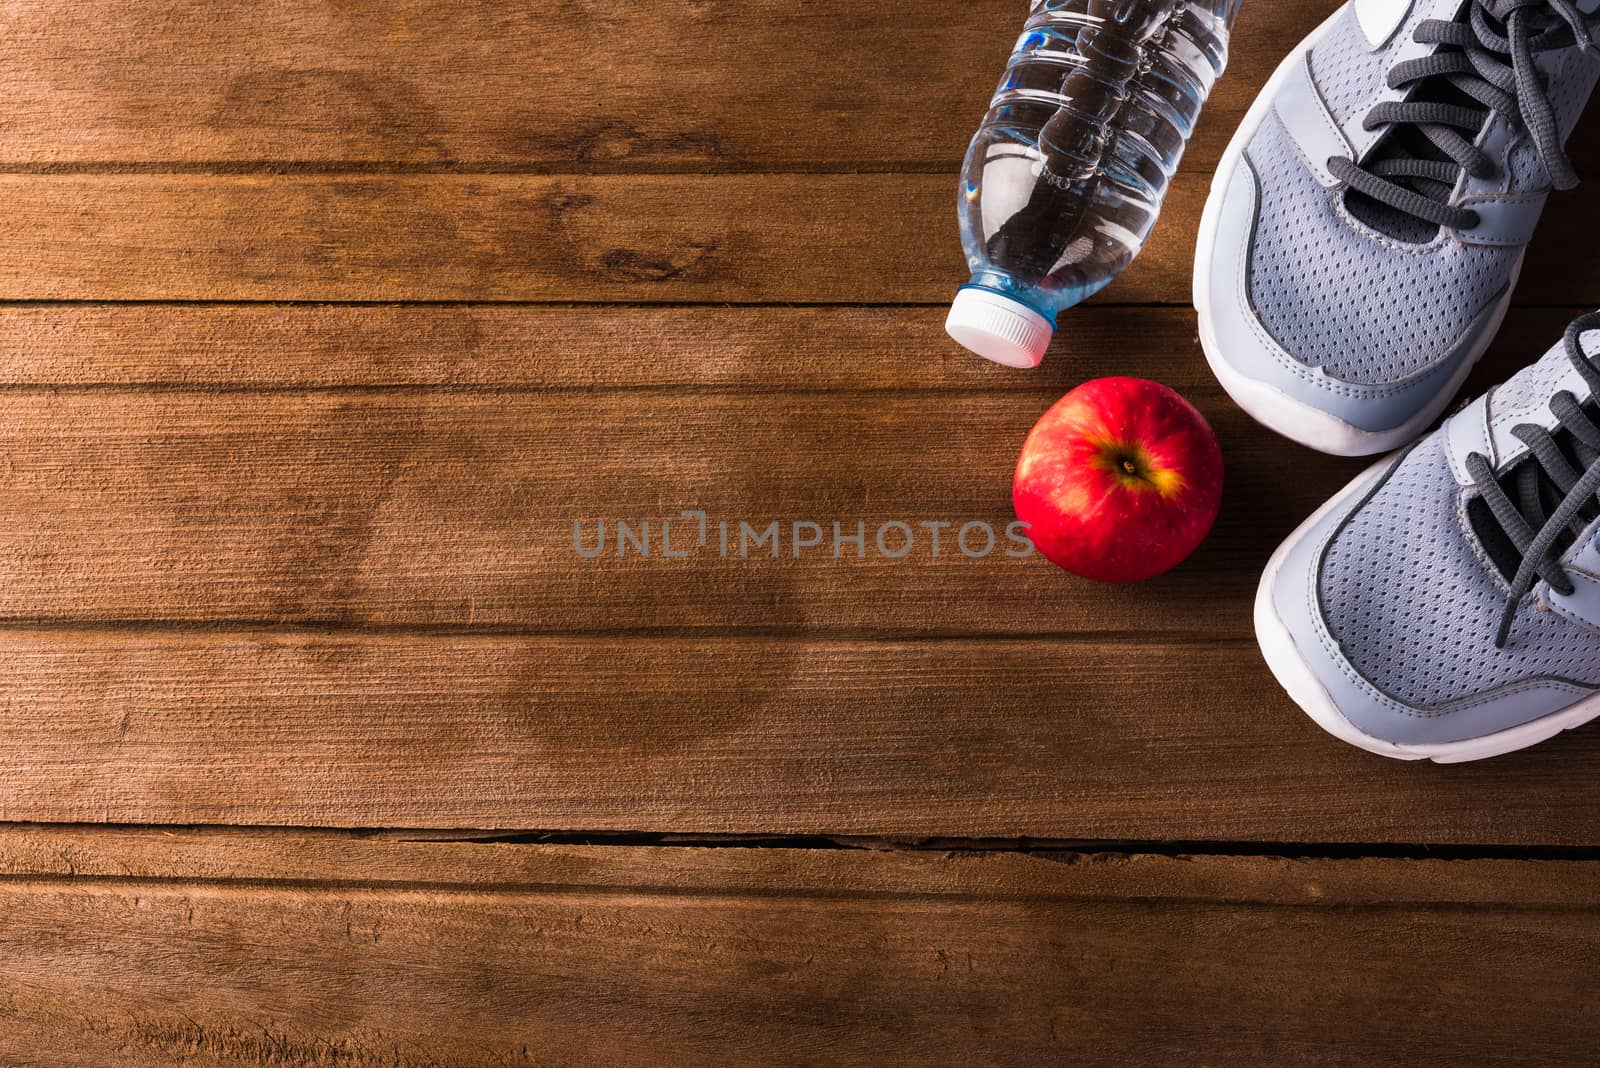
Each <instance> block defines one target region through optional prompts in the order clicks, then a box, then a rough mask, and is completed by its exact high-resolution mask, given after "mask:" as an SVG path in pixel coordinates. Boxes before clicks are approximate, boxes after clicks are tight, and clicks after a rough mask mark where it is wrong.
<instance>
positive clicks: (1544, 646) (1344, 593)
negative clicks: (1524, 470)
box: [1320, 434, 1600, 707]
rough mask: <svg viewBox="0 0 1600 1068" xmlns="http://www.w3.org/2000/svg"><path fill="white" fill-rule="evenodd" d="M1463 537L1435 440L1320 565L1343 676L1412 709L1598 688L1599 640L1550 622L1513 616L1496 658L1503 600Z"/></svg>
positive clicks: (1414, 455) (1452, 486) (1549, 616)
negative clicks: (1515, 687)
mask: <svg viewBox="0 0 1600 1068" xmlns="http://www.w3.org/2000/svg"><path fill="white" fill-rule="evenodd" d="M1467 537H1468V535H1467V534H1466V533H1465V531H1464V530H1463V527H1462V523H1461V520H1460V519H1459V517H1458V515H1457V512H1456V483H1455V480H1454V478H1453V476H1452V475H1451V474H1450V468H1449V461H1448V460H1447V459H1446V457H1445V454H1444V450H1443V447H1442V438H1441V437H1440V436H1439V435H1437V434H1436V435H1434V436H1433V437H1432V438H1429V439H1428V440H1426V441H1424V442H1423V443H1422V444H1421V445H1419V446H1418V447H1417V448H1416V449H1415V450H1413V451H1412V452H1411V454H1410V455H1409V456H1407V457H1406V459H1405V461H1404V462H1403V463H1402V464H1401V466H1400V469H1399V470H1398V471H1396V472H1395V473H1394V474H1393V475H1392V476H1391V477H1390V478H1389V480H1388V481H1387V482H1386V483H1385V484H1384V486H1383V488H1382V489H1381V490H1379V491H1378V493H1377V495H1376V496H1374V497H1373V498H1372V499H1371V500H1369V501H1368V502H1367V503H1366V504H1365V505H1364V506H1363V507H1362V508H1361V510H1360V511H1359V512H1358V513H1357V514H1356V516H1355V517H1354V518H1353V519H1351V520H1350V521H1349V522H1348V523H1347V524H1346V525H1345V527H1344V529H1343V530H1341V531H1340V532H1339V535H1338V536H1337V537H1336V538H1335V539H1334V542H1333V544H1332V545H1331V546H1330V547H1329V549H1328V552H1327V555H1326V557H1325V560H1324V566H1323V569H1322V575H1321V590H1320V595H1321V600H1322V609H1323V616H1324V619H1325V620H1326V622H1327V625H1328V630H1329V631H1330V632H1331V633H1332V634H1333V635H1334V637H1335V638H1336V639H1337V640H1338V641H1339V644H1340V646H1341V647H1342V648H1343V650H1344V653H1345V656H1346V658H1347V659H1348V660H1349V661H1350V663H1351V665H1352V666H1354V667H1355V669H1356V670H1357V671H1359V672H1360V673H1361V674H1362V675H1363V676H1364V677H1365V678H1367V679H1368V680H1369V681H1370V682H1372V683H1373V685H1375V686H1377V687H1378V688H1379V689H1381V690H1383V691H1385V692H1386V693H1388V694H1390V695H1391V696H1393V697H1395V698H1397V699H1399V700H1401V701H1404V702H1406V703H1407V704H1411V705H1416V706H1419V707H1434V706H1439V705H1444V704H1448V703H1450V702H1452V701H1456V700H1460V699H1462V698H1469V697H1472V696H1473V695H1475V694H1480V693H1482V692H1484V691H1486V690H1489V689H1493V688H1495V687H1498V686H1503V685H1506V684H1509V683H1512V682H1516V681H1519V680H1522V679H1531V678H1539V677H1547V678H1562V679H1571V680H1574V681H1577V682H1581V683H1585V684H1588V685H1600V638H1596V637H1595V636H1593V635H1591V634H1589V633H1588V632H1586V631H1584V630H1583V629H1581V628H1579V627H1576V626H1574V625H1572V624H1571V623H1568V622H1566V621H1564V620H1562V619H1561V618H1560V617H1559V616H1556V615H1555V614H1553V613H1551V612H1537V611H1524V612H1520V613H1518V615H1517V619H1516V623H1515V625H1514V627H1513V628H1512V631H1511V639H1510V641H1509V642H1508V643H1507V645H1506V647H1505V648H1504V649H1496V648H1495V646H1494V637H1495V629H1496V627H1497V626H1498V625H1499V622H1500V613H1501V611H1502V610H1503V609H1504V608H1505V593H1504V590H1503V588H1502V587H1501V586H1499V585H1497V584H1495V583H1494V582H1493V580H1492V577H1491V575H1492V572H1491V569H1490V568H1489V567H1488V565H1486V564H1484V563H1483V562H1482V561H1481V560H1480V559H1479V557H1478V556H1477V555H1476V554H1475V553H1474V552H1473V550H1472V546H1471V545H1470V544H1469V543H1468V541H1467Z"/></svg>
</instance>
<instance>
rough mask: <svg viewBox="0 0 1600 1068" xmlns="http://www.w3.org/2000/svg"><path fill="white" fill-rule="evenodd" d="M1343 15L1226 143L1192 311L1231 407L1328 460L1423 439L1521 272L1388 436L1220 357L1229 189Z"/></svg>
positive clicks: (1197, 261) (1210, 200) (1315, 37)
mask: <svg viewBox="0 0 1600 1068" xmlns="http://www.w3.org/2000/svg"><path fill="white" fill-rule="evenodd" d="M1343 14H1344V9H1343V8H1340V9H1339V10H1338V11H1335V12H1334V13H1333V15H1332V16H1330V17H1329V18H1328V19H1327V21H1325V22H1323V23H1322V25H1320V26H1318V27H1317V28H1316V29H1315V30H1312V31H1311V33H1310V34H1309V35H1308V36H1307V37H1306V38H1305V40H1303V41H1301V42H1300V43H1299V44H1298V45H1296V46H1295V48H1294V50H1293V51H1291V52H1290V53H1289V55H1288V56H1287V57H1285V58H1284V60H1283V62H1282V63H1280V64H1279V65H1278V69H1277V70H1275V71H1274V72H1273V74H1272V77H1271V78H1270V79H1268V81H1267V84H1266V87H1265V88H1263V89H1262V90H1261V94H1260V95H1259V96H1257V97H1256V99H1255V102H1254V103H1253V104H1251V105H1250V110H1249V111H1247V112H1245V116H1244V121H1242V122H1241V123H1240V124H1239V129H1238V130H1237V131H1236V132H1235V133H1234V135H1233V139H1232V140H1231V141H1229V142H1228V147H1227V149H1226V150H1225V151H1224V152H1223V154H1222V159H1221V160H1220V161H1219V162H1218V164H1217V172H1216V174H1215V175H1214V176H1213V178H1212V180H1211V191H1210V193H1209V194H1208V195H1207V196H1206V204H1205V209H1204V211H1202V212H1201V215H1200V234H1199V239H1198V243H1197V245H1196V249H1195V258H1194V282H1193V285H1194V306H1195V311H1196V312H1198V313H1199V317H1200V348H1201V349H1202V350H1203V351H1204V352H1205V355H1206V363H1207V365H1209V366H1210V368H1211V373H1212V374H1213V375H1215V376H1216V378H1217V381H1218V382H1219V383H1221V384H1222V388H1223V390H1225V391H1226V392H1227V394H1228V396H1230V397H1232V398H1233V401H1234V403H1235V404H1237V405H1238V406H1239V407H1240V408H1243V409H1244V410H1245V412H1246V413H1248V414H1249V415H1250V417H1251V418H1252V419H1254V420H1255V421H1256V422H1258V423H1260V424H1261V425H1262V426H1264V427H1266V428H1267V429H1268V430H1271V431H1273V432H1274V433H1276V434H1280V435H1282V436H1283V437H1286V438H1288V439H1289V440H1290V441H1294V442H1298V443H1299V444H1301V445H1305V446H1307V447H1308V448H1312V449H1316V450H1317V451H1318V452H1325V453H1331V454H1332V455H1334V456H1371V455H1373V454H1375V453H1380V452H1389V451H1391V450H1393V449H1397V448H1399V447H1400V446H1402V445H1405V444H1408V443H1410V442H1411V441H1413V440H1415V439H1416V438H1418V437H1420V436H1421V434H1422V432H1423V431H1424V430H1427V429H1428V427H1429V426H1431V425H1432V424H1433V421H1434V420H1435V419H1437V418H1439V416H1440V415H1441V414H1443V412H1444V410H1445V407H1446V406H1447V405H1449V403H1450V401H1451V399H1452V398H1453V397H1454V396H1455V395H1456V393H1457V392H1459V391H1460V389H1461V386H1462V384H1463V383H1465V382H1466V380H1467V376H1468V375H1470V374H1471V373H1472V368H1473V367H1474V365H1476V364H1477V362H1478V360H1479V359H1481V358H1482V356H1483V354H1484V352H1486V351H1487V350H1488V348H1489V344H1490V342H1491V341H1492V340H1493V339H1494V336H1495V334H1497V333H1499V330H1500V324H1501V323H1502V322H1503V321H1504V319H1505V315H1506V312H1507V311H1508V310H1510V307H1511V293H1512V291H1513V290H1514V289H1515V288H1516V283H1517V277H1518V275H1519V274H1520V273H1521V271H1522V261H1521V259H1520V258H1519V259H1518V261H1517V266H1516V269H1515V270H1514V271H1513V272H1512V277H1511V284H1510V285H1508V286H1507V287H1506V292H1505V294H1504V295H1503V296H1502V297H1501V298H1500V300H1499V301H1498V302H1497V303H1496V306H1495V309H1494V311H1493V312H1492V313H1491V318H1490V323H1489V328H1488V330H1487V331H1486V332H1485V333H1484V335H1483V336H1484V341H1483V342H1482V343H1480V344H1479V345H1478V347H1477V351H1476V352H1473V353H1471V354H1470V355H1469V356H1468V357H1467V359H1465V360H1463V361H1462V363H1461V366H1460V367H1459V368H1457V370H1456V372H1455V373H1454V374H1453V375H1451V377H1450V381H1449V382H1447V383H1445V385H1444V387H1443V388H1442V389H1440V391H1439V393H1438V395H1437V396H1436V397H1435V398H1434V399H1433V400H1432V401H1430V402H1429V403H1428V405H1427V406H1426V407H1425V408H1423V409H1422V410H1421V411H1419V412H1418V413H1417V414H1416V415H1414V416H1413V417H1412V418H1410V419H1408V420H1406V421H1405V422H1404V423H1403V424H1401V425H1400V426H1398V427H1395V428H1393V429H1391V430H1379V431H1373V430H1363V429H1362V428H1360V427H1357V426H1353V425H1351V424H1350V423H1347V422H1345V421H1344V420H1343V419H1340V418H1339V417H1338V416H1335V415H1330V414H1328V413H1327V412H1325V411H1322V410H1321V409H1320V408H1315V407H1313V406H1312V405H1309V404H1307V403H1305V402H1304V401H1300V400H1296V399H1295V398H1293V397H1291V396H1289V395H1288V394H1287V393H1284V392H1283V391H1282V390H1279V389H1277V388H1275V387H1273V386H1271V385H1268V384H1267V383H1265V382H1261V381H1258V380H1256V379H1253V378H1249V377H1247V376H1245V375H1243V374H1241V373H1239V372H1238V371H1236V370H1234V368H1233V367H1232V366H1231V365H1230V364H1229V363H1228V362H1227V361H1226V360H1224V359H1223V358H1222V344H1221V342H1220V341H1219V340H1218V339H1217V332H1216V325H1215V323H1214V322H1213V319H1212V314H1211V262H1212V259H1213V257H1214V255H1215V253H1216V245H1217V233H1218V230H1219V228H1220V223H1221V219H1222V203H1223V200H1224V198H1225V196H1226V194H1227V189H1228V186H1229V184H1230V183H1231V182H1232V181H1233V175H1234V172H1235V171H1237V170H1238V167H1239V163H1240V161H1241V160H1243V159H1244V152H1245V148H1246V147H1247V146H1248V145H1249V144H1250V141H1251V139H1252V138H1254V137H1255V135H1256V131H1257V130H1259V129H1260V128H1261V124H1262V123H1263V122H1265V121H1266V119H1267V116H1268V115H1269V114H1271V112H1272V105H1273V102H1274V100H1276V98H1277V95H1278V90H1279V89H1281V88H1282V87H1283V85H1284V83H1285V82H1286V81H1288V79H1289V78H1290V77H1291V76H1292V75H1293V74H1294V70H1295V64H1297V63H1303V62H1304V61H1305V56H1306V53H1307V52H1309V51H1311V49H1312V48H1314V47H1316V44H1317V42H1318V41H1320V40H1322V38H1323V37H1324V36H1325V35H1326V34H1327V33H1328V32H1329V31H1330V30H1331V29H1332V28H1333V25H1334V23H1335V21H1336V20H1337V19H1339V18H1340V17H1341V16H1342V15H1343Z"/></svg>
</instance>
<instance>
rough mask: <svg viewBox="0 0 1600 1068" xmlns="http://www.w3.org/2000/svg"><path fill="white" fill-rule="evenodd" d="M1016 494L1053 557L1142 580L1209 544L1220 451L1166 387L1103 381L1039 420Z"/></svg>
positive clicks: (1084, 569)
mask: <svg viewBox="0 0 1600 1068" xmlns="http://www.w3.org/2000/svg"><path fill="white" fill-rule="evenodd" d="M1011 497H1012V501H1013V502H1014V503H1015V505H1016V509H1017V518H1018V519H1020V520H1022V521H1023V522H1024V523H1027V524H1029V530H1028V536H1029V537H1030V538H1031V539H1033V543H1034V545H1036V546H1038V548H1039V551H1040V552H1041V553H1043V554H1044V555H1045V557H1046V558H1047V559H1049V560H1052V561H1054V562H1055V563H1056V564H1058V565H1060V566H1061V567H1063V568H1065V569H1066V570H1068V571H1070V572H1072V573H1073V574H1074V575H1081V576H1083V577H1084V578H1089V579H1095V580H1097V581H1100V582H1137V581H1139V580H1140V579H1147V578H1150V577H1151V576H1153V575H1159V574H1161V573H1162V572H1163V571H1167V570H1170V569H1171V568H1174V567H1176V566H1177V565H1178V564H1179V563H1181V562H1182V561H1183V560H1184V559H1185V558H1186V557H1187V556H1188V555H1189V554H1190V553H1192V552H1194V550H1195V549H1196V548H1197V547H1198V546H1199V544H1200V543H1201V542H1202V541H1204V540H1205V536H1206V534H1207V533H1208V532H1209V531H1210V530H1211V524H1212V523H1213V522H1214V521H1215V520H1216V518H1217V509H1218V507H1219V506H1220V505H1221V503H1222V450H1221V449H1219V448H1218V447H1217V436H1216V435H1215V434H1214V433H1212V431H1211V427H1210V425H1209V424H1208V423H1207V422H1206V420H1205V417H1204V416H1202V415H1201V414H1200V413H1199V412H1198V411H1196V410H1195V408H1194V405H1192V404H1190V403H1189V402H1188V401H1186V400H1184V399H1183V398H1182V397H1180V396H1178V394H1176V393H1174V392H1173V391H1172V390H1170V389H1168V388H1167V387H1166V386H1163V385H1160V384H1159V383H1156V382H1147V381H1145V380H1144V379H1142V378H1097V379H1095V380H1094V381H1092V382H1085V383H1084V384H1083V385H1081V386H1079V387H1078V388H1077V389H1075V390H1073V391H1072V392H1071V393H1068V394H1067V395H1066V396H1065V397H1062V398H1061V400H1059V401H1057V402H1056V405H1055V407H1053V408H1051V409H1050V410H1049V411H1048V412H1046V413H1044V417H1043V418H1041V419H1040V420H1039V422H1038V423H1037V424H1035V426H1034V428H1033V431H1032V432H1031V433H1029V435H1028V440H1027V441H1026V442H1025V443H1024V444H1023V446H1022V456H1021V458H1019V459H1018V460H1017V475H1016V480H1015V481H1014V482H1013V483H1012V488H1011Z"/></svg>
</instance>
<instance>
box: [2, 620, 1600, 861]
mask: <svg viewBox="0 0 1600 1068" xmlns="http://www.w3.org/2000/svg"><path fill="white" fill-rule="evenodd" d="M0 662H3V663H5V664H6V666H7V684H6V701H5V703H4V705H3V706H0V764H3V766H5V767H8V768H10V769H11V771H10V773H9V774H8V775H7V777H6V779H5V781H4V782H3V783H0V819H4V820H8V821H19V820H20V821H66V822H70V821H76V820H93V821H95V822H110V823H164V824H199V823H205V824H247V825H249V824H257V825H268V824H271V825H286V826H333V827H352V826H353V827H369V826H370V827H381V826H390V827H430V828H458V827H459V828H491V829H503V830H562V831H569V832H570V831H580V832H582V831H588V832H605V831H646V832H657V833H668V832H675V833H685V834H742V835H780V834H797V835H828V836H887V837H894V838H899V839H914V840H920V839H928V838H973V839H1016V838H1031V839H1045V840H1077V839H1102V840H1155V839H1172V840H1179V841H1185V840H1201V839H1206V840H1234V839H1250V840H1255V841H1262V842H1285V841H1295V842H1307V841H1309V842H1334V841H1337V842H1355V843H1372V842H1398V843H1424V842H1431V843H1458V844H1470V843H1493V844H1500V845H1520V846H1554V845H1562V846H1588V847H1594V846H1596V845H1600V817H1597V816H1596V815H1595V813H1594V809H1593V805H1592V803H1591V793H1592V791H1591V790H1590V789H1589V785H1590V784H1591V783H1592V782H1593V780H1594V777H1595V776H1596V774H1600V732H1597V731H1581V732H1577V733H1574V734H1570V735H1566V736H1563V737H1562V738H1561V739H1559V740H1557V741H1553V742H1551V743H1548V744H1547V745H1545V746H1543V747H1541V748H1539V749H1537V750H1534V751H1531V752H1528V753H1523V754H1518V755H1516V756H1514V757H1507V758H1504V759H1501V760H1496V761H1490V762H1486V763H1483V764H1475V765H1472V766H1470V767H1463V768H1454V767H1452V768H1441V767H1435V766H1433V765H1427V766H1424V767H1415V766H1411V765H1405V764H1400V763H1396V762H1390V761H1385V760H1381V759H1378V758H1375V757H1372V756H1369V755H1367V754H1363V753H1360V752H1358V751H1356V750H1353V749H1350V748H1348V747H1344V746H1339V745H1337V744H1335V743H1333V742H1331V741H1330V740H1329V739H1327V738H1326V737H1324V736H1323V735H1322V734H1321V732H1320V731H1319V730H1317V728H1316V727H1315V726H1313V725H1312V724H1311V723H1310V722H1309V721H1308V720H1307V719H1306V718H1305V717H1304V716H1303V715H1302V714H1301V713H1300V712H1299V711H1298V710H1297V709H1296V708H1295V707H1294V706H1293V705H1292V704H1291V703H1290V702H1289V701H1288V699H1287V698H1285V697H1284V696H1283V695H1282V694H1281V692H1280V691H1279V690H1278V688H1277V686H1276V685H1275V683H1274V682H1273V680H1272V678H1271V677H1270V675H1269V674H1268V672H1267V670H1266V668H1265V666H1264V665H1263V664H1262V663H1261V662H1260V658H1259V656H1258V654H1257V653H1256V651H1255V649H1254V647H1253V645H1252V644H1251V643H1248V642H1238V643H1226V644H1219V645H1182V644H1171V643H1162V642H1158V641H1155V640H1153V639H1150V638H1148V637H1146V638H1142V639H1140V640H1139V641H1137V642H1134V641H1115V642H1112V641H1093V640H1057V641H985V642H952V641H943V642H839V641H821V640H815V639H808V640H771V639H699V640H689V639H677V640H665V639H659V638H657V639H649V640H641V639H600V638H590V639H583V638H522V637H512V636H488V635H484V636H462V637H451V638H445V637H437V636H435V637H423V636H418V635H412V634H404V635H391V636H352V635H339V634H295V633H288V634H285V633H237V632H235V633H223V634H188V635H186V634H161V633H104V632H89V633H80V632H71V631H66V632H37V631H20V632H19V631H0ZM1175 694H1181V699H1176V698H1175V696H1174V695H1175Z"/></svg>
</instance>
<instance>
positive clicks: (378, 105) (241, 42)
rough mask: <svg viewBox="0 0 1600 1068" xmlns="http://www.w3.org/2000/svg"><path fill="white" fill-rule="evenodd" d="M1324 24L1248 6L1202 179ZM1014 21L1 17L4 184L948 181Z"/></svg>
mask: <svg viewBox="0 0 1600 1068" xmlns="http://www.w3.org/2000/svg"><path fill="white" fill-rule="evenodd" d="M1335 6H1336V3H1335V0H1294V2H1289V3H1284V2H1281V0H1280V2H1277V3H1272V4H1261V5H1259V6H1257V7H1255V8H1252V9H1249V10H1248V12H1247V14H1246V16H1245V18H1244V19H1243V20H1242V22H1241V25H1240V27H1239V31H1238V34H1237V39H1236V47H1235V49H1234V51H1233V61H1232V69H1231V70H1230V71H1229V75H1228V77H1227V78H1226V79H1224V81H1223V82H1222V84H1221V86H1220V87H1219V88H1218V91H1217V93H1216V95H1215V96H1214V98H1213V100H1212V101H1211V103H1210V105H1209V107H1208V108H1207V111H1206V113H1205V121H1204V122H1203V124H1202V126H1201V129H1200V131H1199V133H1198V135H1197V143H1196V144H1195V146H1194V149H1193V151H1192V153H1191V162H1192V163H1194V164H1198V165H1201V166H1209V165H1210V164H1211V163H1213V162H1214V161H1215V160H1216V158H1217V156H1218V155H1219V154H1220V152H1221V147H1222V144H1223V142H1224V140H1225V138H1226V135H1227V134H1228V132H1229V131H1231V130H1232V129H1233V127H1234V126H1235V125H1236V124H1237V121H1238V119H1239V118H1240V117H1241V116H1242V115H1243V113H1244V110H1245V108H1246V107H1247V106H1248V104H1249V102H1250V100H1251V99H1252V98H1253V96H1254V95H1255V91H1256V89H1257V88H1258V87H1259V86H1260V85H1261V83H1263V82H1264V81H1265V80H1266V78H1267V75H1268V74H1269V73H1270V71H1271V69H1272V68H1273V66H1275V65H1276V63H1277V61H1278V59H1279V57H1281V56H1282V54H1283V53H1284V52H1285V51H1286V50H1287V49H1288V47H1289V46H1290V45H1291V44H1293V43H1294V42H1295V41H1296V40H1298V39H1299V38H1300V37H1301V36H1303V35H1304V34H1305V33H1306V32H1308V31H1309V30H1310V29H1311V28H1312V27H1314V26H1315V25H1317V24H1318V23H1319V22H1320V21H1321V20H1322V18H1323V17H1325V15H1326V14H1327V13H1328V12H1330V11H1332V10H1333V9H1334V7H1335ZM1022 19H1023V9H1021V8H1019V7H1018V6H1017V5H1016V4H1015V3H1012V2H1008V0H929V2H924V3H920V4H917V5H915V6H910V5H892V4H889V5H885V4H859V3H850V2H848V0H811V2H807V3H803V4H795V3H790V2H785V0H746V2H744V3H739V4H711V5H708V4H704V3H695V2H689V0H668V2H662V3H654V4H650V5H648V6H644V5H628V4H624V5H617V4H608V3H600V2H598V0H580V2H567V3H559V4H557V3H544V4H527V5H521V4H519V5H506V4H501V3H495V2H493V0H470V2H466V3H456V4H451V5H448V6H440V5H438V4H433V3H429V2H427V0H401V2H382V0H356V2H348V3H340V4H337V5H317V4H296V5H285V4H270V3H257V4H247V5H233V6H229V7H227V8H225V9H224V8H219V7H218V6H217V5H215V4H213V3H207V2H205V0H178V2H175V3H163V4H160V5H155V4H152V3H150V2H149V0H106V2H103V3H97V4H63V3H60V2H58V0H12V2H10V3H8V4H6V5H5V8H4V11H3V12H0V28H3V30H4V34H5V39H6V43H7V62H6V64H5V66H4V69H3V70H0V95H3V96H4V97H5V99H6V101H7V108H6V111H7V118H8V121H7V122H6V124H5V126H4V128H3V129H0V166H7V167H17V166H32V167H46V166H53V167H82V166H99V165H107V164H115V163H119V162H120V163H135V164H172V163H184V164H195V165H204V164H231V165H244V166H253V165H262V164H266V165H269V166H282V165H284V164H307V165H322V166H344V167H361V166H374V165H390V166H394V165H410V166H419V167H446V168H467V169H471V168H500V169H503V168H547V167H560V168H572V167H593V168H612V169H651V170H660V169H695V170H737V169H749V168H761V169H790V168H799V169H802V170H818V169H824V168H843V169H847V170H848V169H855V168H857V167H862V166H870V167H888V168H896V167H901V168H919V167H921V168H926V167H938V168H940V169H942V170H947V171H948V170H954V169H955V168H956V167H958V166H959V164H960V160H961V157H962V154H963V153H964V151H965V149H966V145H967V140H968V138H969V137H970V136H971V134H972V129H973V128H974V127H975V126H976V125H977V123H978V120H979V119H980V118H981V117H982V115H983V111H984V108H985V107H986V106H987V103H988V99H989V95H990V93H991V92H992V90H993V88H994V86H995V83H996V82H997V81H998V80H999V78H1000V74H1001V71H1002V69H1003V68H1004V65H1005V58H1006V54H1007V53H1008V52H1009V51H1010V49H1011V47H1012V45H1013V44H1014V42H1015V41H1016V37H1017V34H1018V32H1019V30H1020V29H1021V27H1022Z"/></svg>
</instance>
